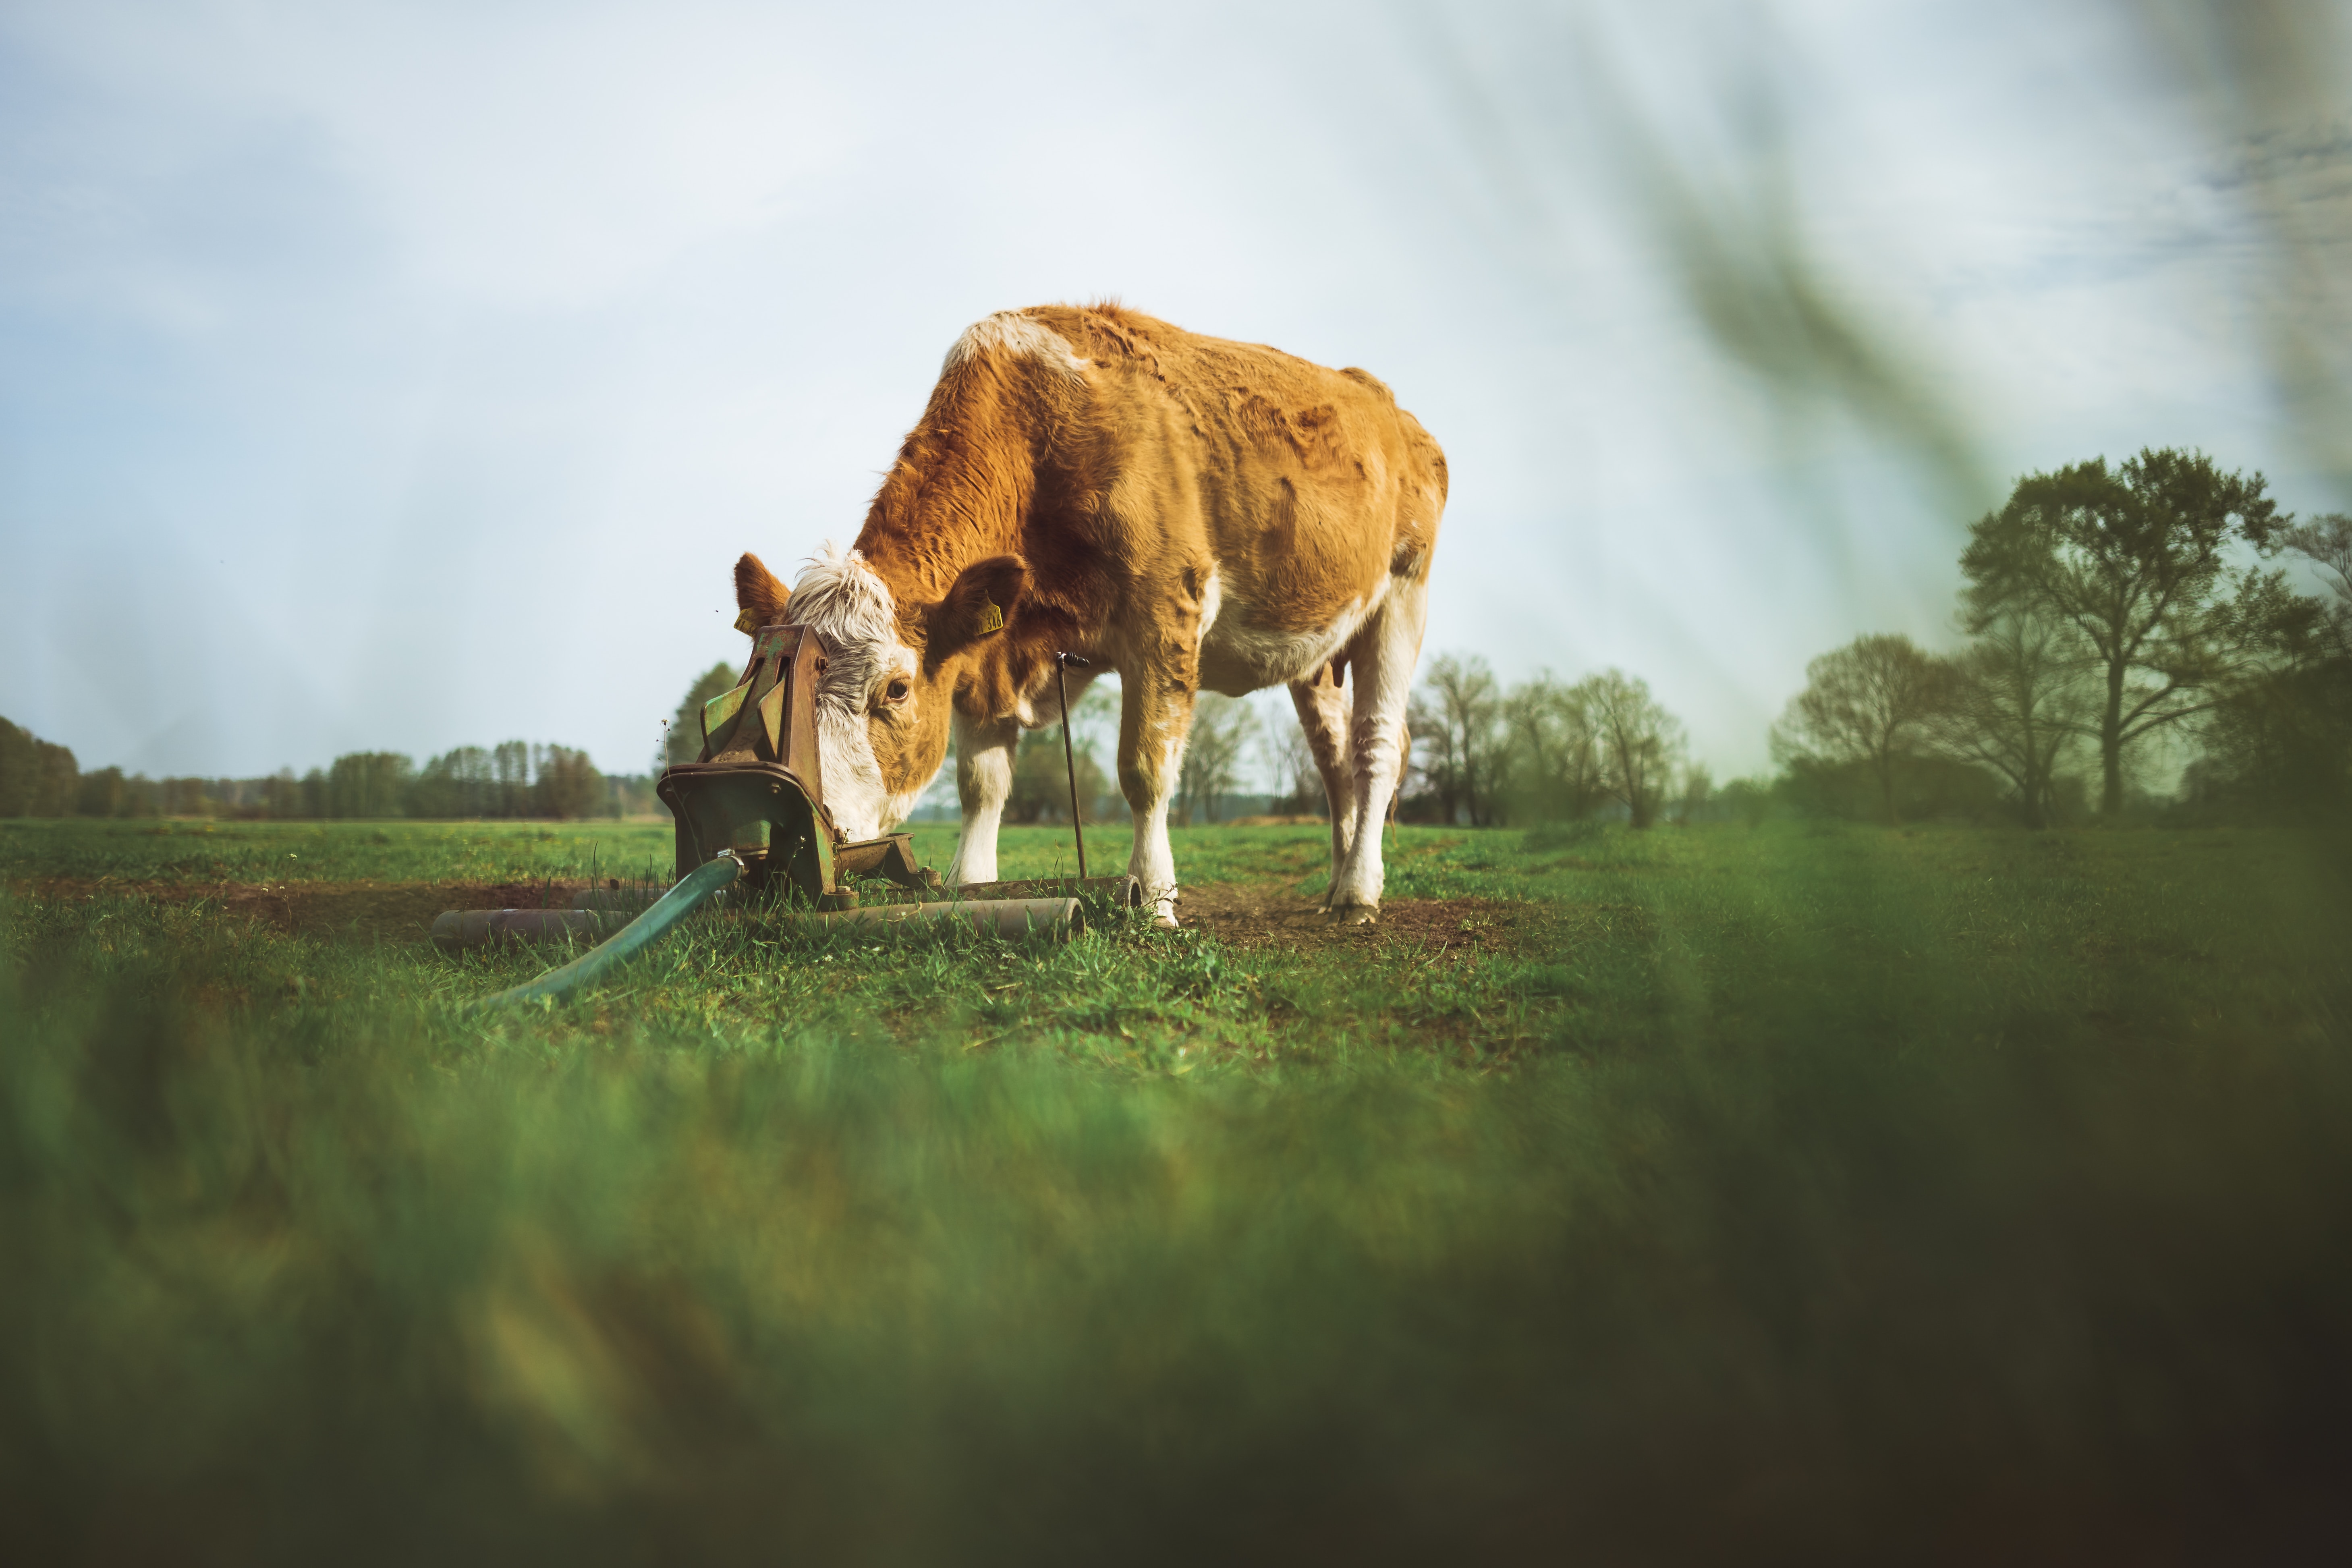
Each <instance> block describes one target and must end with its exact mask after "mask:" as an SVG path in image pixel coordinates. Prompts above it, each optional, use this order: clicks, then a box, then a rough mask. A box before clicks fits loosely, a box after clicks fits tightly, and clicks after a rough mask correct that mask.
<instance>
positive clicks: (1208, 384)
mask: <svg viewBox="0 0 2352 1568" xmlns="http://www.w3.org/2000/svg"><path fill="white" fill-rule="evenodd" d="M1445 496H1446V472H1445V457H1444V453H1443V452H1441V451H1440V450H1439V449H1438V446H1437V443H1436V442H1435V441H1433V440H1432V439H1431V438H1430V437H1429V435H1428V433H1427V432H1426V431H1424V430H1423V428H1422V426H1421V423H1420V421H1419V420H1417V419H1415V418H1414V417H1413V416H1412V415H1411V414H1408V413H1406V412H1405V411H1404V410H1403V409H1402V408H1400V407H1398V406H1397V404H1396V399H1395V397H1394V396H1393V395H1391V393H1390V391H1389V389H1388V387H1387V386H1386V385H1384V384H1381V381H1380V380H1379V379H1378V378H1377V377H1375V376H1373V375H1371V374H1369V373H1368V372H1365V371H1361V370H1354V369H1349V370H1339V371H1334V370H1328V369H1325V368H1324V367H1323V366H1320V365H1317V364H1312V363H1308V362H1307V361H1305V360H1301V359H1297V358H1294V357H1293V356H1291V355H1289V354H1286V353H1280V352H1278V351H1276V350H1275V349H1271V348H1266V347H1264V346H1262V345H1260V344H1255V343H1244V342H1229V341H1226V340H1224V339H1222V338H1210V337H1202V336H1200V335H1198V334H1196V333H1193V332H1189V331H1183V330H1182V329H1181V328H1178V327H1174V326H1171V325H1170V324H1169V323H1167V322H1165V321H1156V320H1154V319H1153V318H1151V317H1150V316H1147V315H1143V314H1141V313H1139V312H1138V311H1135V310H1128V309H1126V308H1124V307H1122V306H1119V305H1116V304H1095V305H1087V306H1068V305H1047V306H1038V307H1034V308H1032V309H1028V310H1004V311H999V312H998V313H996V314H994V315H992V316H989V317H987V318H986V319H984V320H982V321H978V322H976V323H974V324H973V325H972V326H971V328H970V329H968V330H967V331H965V332H964V333H963V335H962V336H961V337H960V338H958V339H957V340H956V342H955V344H954V346H953V347H951V348H950V349H949V351H948V354H947V360H946V363H945V364H944V365H943V366H942V367H941V369H940V379H939V383H938V384H937V385H936V386H934V387H933V388H932V389H931V396H930V402H929V405H928V406H927V407H926V408H925V409H924V411H923V416H922V420H921V422H920V423H919V424H918V425H917V426H915V428H914V430H913V432H912V433H911V434H909V435H908V437H907V439H906V442H905V444H904V445H903V446H901V447H900V448H899V450H898V458H897V460H896V461H895V462H894V463H893V464H892V465H891V468H890V470H889V472H888V473H887V476H885V478H884V479H883V481H882V488H881V489H880V491H879V492H878V493H877V495H876V496H875V498H874V503H873V506H872V508H871V509H870V510H868V511H867V513H866V526H865V528H864V529H863V530H862V531H860V532H859V533H858V535H857V540H856V543H855V545H853V546H852V547H851V548H850V549H847V550H843V549H840V548H839V547H838V546H836V545H835V544H834V543H833V542H830V541H828V542H826V543H825V544H824V547H823V548H822V549H821V550H819V551H818V552H817V553H816V554H815V555H814V557H812V558H811V559H810V560H809V562H808V563H807V566H806V569H805V570H804V571H803V572H802V574H801V575H800V577H799V579H798V581H797V582H796V583H795V584H793V586H792V587H791V588H790V589H787V588H786V587H785V585H784V584H782V582H781V581H779V580H778V579H777V578H776V577H775V575H774V574H772V573H771V572H770V571H769V570H768V569H767V567H766V566H765V565H763V564H762V563H761V561H760V558H759V557H758V556H756V555H752V554H748V553H747V554H746V555H744V556H743V557H742V559H741V560H740V562H738V563H736V567H735V592H736V601H737V604H738V605H739V606H740V609H741V611H742V615H741V617H740V621H739V623H738V624H739V625H740V626H743V627H744V628H745V629H747V630H755V629H756V628H757V627H759V626H763V625H772V624H775V623H778V622H786V621H789V622H790V623H792V624H794V625H798V626H806V627H808V628H810V629H812V630H813V631H814V633H815V634H816V636H817V637H818V639H819V642H820V645H821V646H822V647H824V650H825V652H826V656H827V658H826V664H825V668H824V675H823V677H822V678H821V679H820V681H819V685H818V689H817V700H816V710H817V747H818V759H819V765H820V767H821V769H822V772H823V775H824V799H825V803H826V805H827V806H828V807H829V809H830V810H831V812H832V814H833V817H834V822H835V826H836V827H837V828H838V829H839V830H840V832H841V833H842V834H843V835H844V836H845V837H848V838H866V837H877V836H878V835H880V834H882V833H884V832H887V831H888V830H889V829H890V828H892V827H894V826H897V825H898V823H900V822H903V821H904V820H905V819H906V817H907V816H908V813H909V812H910V811H911V810H912V809H913V808H914V805H915V802H916V799H917V797H918V796H919V795H921V794H922V792H923V790H924V788H925V787H926V786H927V785H928V784H929V783H930V781H931V779H932V778H933V777H934V776H935V775H936V774H937V773H938V772H939V770H940V765H941V763H942V761H943V760H944V758H945V757H946V754H947V751H948V744H949V741H950V736H952V738H953V741H954V744H955V755H956V787H957V791H958V794H959V795H960V796H961V800H962V805H963V836H962V839H961V844H960V845H959V847H958V848H957V851H956V856H955V859H954V861H953V862H952V864H951V865H950V868H949V872H948V879H949V880H950V882H952V883H956V884H970V883H973V882H986V881H992V880H993V879H995V877H996V837H997V826H998V824H999V822H1000V821H1001V820H1002V817H1003V810H1004V804H1005V800H1006V797H1007V796H1008V795H1010V793H1011V790H1012V784H1013V748H1014V746H1015V745H1016V743H1017V742H1019V740H1020V736H1021V732H1022V731H1023V730H1024V729H1034V728H1037V727H1039V726H1042V725H1044V724H1045V723H1049V722H1052V721H1054V719H1055V709H1054V707H1053V705H1052V695H1051V694H1052V693H1053V691H1054V687H1055V654H1056V653H1057V652H1065V653H1069V654H1074V655H1076V656H1078V657H1079V658H1083V659H1085V660H1086V661H1087V663H1088V665H1090V666H1091V671H1092V672H1100V671H1105V670H1116V671H1118V675H1119V678H1120V679H1119V685H1120V693H1121V699H1122V700H1121V705H1120V712H1119V729H1118V784H1119V790H1120V793H1121V794H1122V795H1125V796H1126V798H1127V803H1128V805H1129V809H1130V810H1131V811H1132V812H1133V814H1134V819H1135V839H1134V847H1133V849H1132V851H1131V853H1130V856H1129V870H1130V872H1132V874H1133V875H1134V876H1135V877H1137V878H1138V879H1139V880H1140V881H1141V883H1142V885H1143V889H1144V895H1145V897H1146V899H1147V900H1149V902H1150V906H1151V909H1152V910H1153V913H1154V916H1155V919H1156V921H1157V923H1159V924H1160V925H1162V926H1171V927H1172V926H1173V925H1174V924H1175V923H1176V901H1177V882H1176V867H1175V859H1174V857H1173V854H1172V852H1171V848H1170V846H1169V841H1168V806H1169V800H1170V797H1171V795H1172V794H1173V793H1174V790H1175V786H1176V780H1177V773H1178V771H1179V769H1180V767H1181V763H1182V758H1183V752H1184V737H1185V733H1186V731H1187V729H1188V728H1189V727H1190V725H1191V722H1192V705H1193V700H1194V697H1195V694H1196V693H1199V692H1202V691H1219V692H1223V693H1225V694H1226V695H1228V696H1235V697H1238V696H1241V695H1244V694H1245V693H1248V692H1252V691H1257V690H1262V689H1265V688H1268V687H1271V686H1274V685H1276V684H1277V683H1286V684H1287V685H1288V686H1289V688H1290V692H1291V698H1292V700H1293V702H1294V704H1295V705H1296V707H1297V711H1298V718H1299V722H1300V724H1301V726H1302V727H1303V728H1304V729H1305V731H1306V733H1307V741H1308V743H1309V746H1310V748H1311V750H1312V752H1313V754H1314V757H1315V762H1316V766H1317V769H1318V772H1319V773H1321V775H1322V779H1323V786H1324V790H1325V793H1326V795H1328V798H1329V801H1330V807H1331V885H1330V892H1329V894H1328V898H1327V899H1326V900H1325V909H1326V910H1328V914H1329V917H1330V918H1331V919H1333V920H1335V921H1341V922H1346V923H1361V922H1368V921H1372V920H1374V919H1376V918H1377V914H1378V911H1379V909H1380V901H1381V882H1382V870H1381V826H1382V824H1383V823H1384V822H1385V820H1386V817H1387V814H1388V811H1389V807H1390V805H1391V802H1392V800H1393V798H1394V796H1395V793H1396V790H1397V788H1398V787H1399V784H1400V782H1401V779H1402V771H1403V765H1404V761H1405V754H1406V752H1407V751H1408V750H1409V747H1410V741H1409V738H1408V736H1407V735H1406V732H1405V727H1404V721H1405V703H1406V699H1407V696H1408V693H1409V692H1410V690H1411V688H1412V674H1413V666H1414V664H1415V662H1416V661H1417V660H1418V659H1419V658H1420V654H1421V638H1422V631H1423V625H1424V623H1425V621H1426V618H1427V613H1428V598H1429V569H1430V557H1431V553H1432V552H1433V550H1434V548H1435V546H1436V543H1437V528H1438V521H1439V519H1440V517H1441V515H1442V514H1443V513H1444V508H1445ZM1084 679H1091V673H1089V674H1087V675H1086V676H1082V677H1080V680H1081V682H1082V681H1083V680H1084ZM1350 679H1351V680H1352V687H1349V685H1347V684H1346V682H1348V681H1349V680H1350ZM1081 689H1083V688H1082V686H1081ZM1350 696H1352V699H1353V701H1352V711H1351V710H1350V702H1349V698H1350ZM1075 698H1076V693H1075V692H1074V693H1073V700H1075Z"/></svg>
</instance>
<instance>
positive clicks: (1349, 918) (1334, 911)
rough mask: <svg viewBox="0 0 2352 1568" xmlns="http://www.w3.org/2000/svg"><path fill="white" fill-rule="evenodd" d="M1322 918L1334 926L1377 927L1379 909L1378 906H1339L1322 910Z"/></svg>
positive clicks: (1379, 914) (1379, 919) (1379, 917)
mask: <svg viewBox="0 0 2352 1568" xmlns="http://www.w3.org/2000/svg"><path fill="white" fill-rule="evenodd" d="M1323 918H1324V919H1325V920H1327V921H1330V922H1331V923H1332V924H1333V925H1335V926H1369V925H1378V924H1380V921H1381V907H1380V906H1379V905H1378V904H1339V905H1336V906H1334V907H1333V908H1331V909H1328V910H1324V911H1323Z"/></svg>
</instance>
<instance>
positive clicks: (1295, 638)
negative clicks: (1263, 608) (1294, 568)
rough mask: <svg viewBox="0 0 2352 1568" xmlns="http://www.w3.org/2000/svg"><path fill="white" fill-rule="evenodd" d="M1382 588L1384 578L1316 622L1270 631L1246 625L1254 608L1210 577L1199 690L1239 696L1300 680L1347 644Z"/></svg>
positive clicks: (1376, 602) (1383, 592)
mask: <svg viewBox="0 0 2352 1568" xmlns="http://www.w3.org/2000/svg"><path fill="white" fill-rule="evenodd" d="M1388 587H1389V579H1388V578H1386V577H1383V578H1381V580H1380V583H1379V585H1378V586H1377V587H1376V588H1375V589H1374V590H1373V592H1372V593H1371V594H1370V595H1369V596H1358V597H1356V598H1351V599H1349V601H1348V602H1347V603H1346V604H1345V605H1342V606H1340V608H1339V612H1338V613H1337V614H1335V615H1333V616H1331V617H1330V618H1329V619H1328V621H1327V622H1326V623H1325V624H1324V625H1322V626H1313V627H1310V628H1308V629H1307V630H1304V631H1297V630H1275V629H1271V628H1268V627H1265V626H1257V625H1254V624H1252V623H1253V621H1254V619H1255V613H1254V612H1255V608H1256V607H1255V605H1250V604H1248V603H1246V602H1244V601H1243V600H1241V599H1240V598H1238V597H1235V596H1233V595H1227V594H1226V593H1224V592H1223V583H1222V581H1221V580H1220V579H1219V577H1217V576H1215V575H1212V576H1211V577H1210V579H1209V588H1208V592H1207V593H1206V594H1204V595H1202V599H1203V603H1202V616H1201V618H1202V623H1203V626H1202V634H1201V686H1202V689H1203V690H1207V691H1221V692H1223V693H1224V694H1225V695H1226V696H1228V697H1239V696H1242V695H1243V694H1244V693H1245V692H1251V691H1263V690H1265V689H1266V688H1267V687H1269V686H1280V685H1282V684H1284V683H1285V682H1286V681H1292V680H1304V679H1307V677H1308V676H1310V675H1312V674H1314V673H1315V671H1317V670H1318V669H1320V668H1323V666H1325V665H1327V664H1328V663H1330V662H1331V660H1332V659H1333V658H1335V657H1337V655H1338V654H1339V650H1340V649H1341V648H1344V647H1347V646H1348V643H1349V639H1351V638H1352V637H1355V635H1356V633H1357V631H1358V630H1359V629H1360V628H1361V627H1362V626H1363V624H1364V622H1365V620H1366V618H1367V617H1369V616H1370V615H1371V613H1372V612H1373V611H1374V610H1376V609H1378V608H1379V607H1380V602H1381V598H1382V597H1383V596H1384V595H1386V594H1387V592H1388Z"/></svg>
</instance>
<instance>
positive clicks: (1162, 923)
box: [1151, 915, 1183, 931]
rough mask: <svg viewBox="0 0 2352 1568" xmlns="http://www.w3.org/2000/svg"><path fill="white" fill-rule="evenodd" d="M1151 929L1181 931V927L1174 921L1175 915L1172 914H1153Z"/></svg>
mask: <svg viewBox="0 0 2352 1568" xmlns="http://www.w3.org/2000/svg"><path fill="white" fill-rule="evenodd" d="M1151 929H1152V930H1153V931H1181V930H1182V929H1183V928H1182V927H1181V926H1179V925H1178V924H1177V923H1176V917H1175V916H1174V915H1154V916H1152V917H1151Z"/></svg>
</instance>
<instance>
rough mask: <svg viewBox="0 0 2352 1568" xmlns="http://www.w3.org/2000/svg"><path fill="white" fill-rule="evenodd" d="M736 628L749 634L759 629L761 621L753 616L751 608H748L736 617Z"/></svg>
mask: <svg viewBox="0 0 2352 1568" xmlns="http://www.w3.org/2000/svg"><path fill="white" fill-rule="evenodd" d="M735 629H736V630H737V631H739V632H742V633H745V634H747V635H748V634H750V633H751V632H756V631H758V630H759V629H760V623H759V622H758V621H756V620H754V619H753V618H752V616H751V610H750V609H749V608H746V609H745V610H744V612H743V613H742V614H741V615H740V616H736V617H735Z"/></svg>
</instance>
